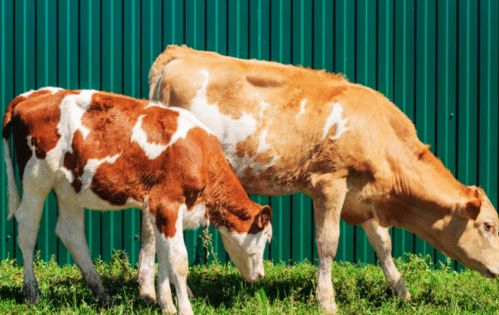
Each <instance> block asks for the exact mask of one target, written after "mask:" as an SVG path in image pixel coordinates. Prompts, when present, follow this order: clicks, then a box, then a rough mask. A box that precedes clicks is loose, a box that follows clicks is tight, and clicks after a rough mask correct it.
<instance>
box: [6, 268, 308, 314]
mask: <svg viewBox="0 0 499 315" xmlns="http://www.w3.org/2000/svg"><path fill="white" fill-rule="evenodd" d="M222 268H225V267H222ZM132 273H133V274H130V273H127V274H125V275H123V276H119V275H118V276H113V275H111V276H109V275H106V273H103V274H102V280H103V284H104V286H105V287H106V288H107V289H108V291H109V294H110V296H111V299H112V305H111V308H112V307H113V306H118V305H123V304H127V305H133V309H134V311H136V312H139V313H140V312H142V311H148V312H154V311H155V310H158V306H157V305H156V304H150V303H147V302H146V301H145V300H143V299H142V298H140V295H139V290H138V283H137V281H136V271H135V270H134V271H132ZM312 279H313V277H310V278H308V279H296V278H284V279H279V278H275V277H273V278H269V279H267V278H264V280H262V281H260V282H258V283H255V284H247V283H246V282H245V281H244V280H243V278H242V277H241V276H240V275H239V274H238V273H236V272H234V270H232V269H231V272H228V273H227V274H224V273H222V274H219V273H215V274H210V273H209V272H208V271H207V272H192V273H191V274H190V275H189V277H188V285H189V287H190V288H191V290H192V292H193V294H194V297H193V299H196V300H198V299H200V300H201V301H203V302H204V303H205V304H206V305H208V306H211V307H214V308H218V307H220V306H221V305H224V306H225V307H226V308H230V307H232V305H233V304H234V303H235V302H236V301H242V300H244V299H245V298H248V297H253V296H255V295H264V298H265V299H267V300H269V301H270V302H273V301H275V300H280V299H284V298H286V297H287V296H289V294H290V292H291V293H292V294H293V298H294V300H296V301H308V300H309V298H310V295H311V294H313V292H314V282H313V280H312ZM38 280H39V281H40V283H42V282H45V285H42V286H41V290H42V297H41V300H40V301H39V303H41V305H43V307H48V308H49V309H53V310H57V309H61V308H67V307H70V308H79V307H80V306H82V305H88V306H89V307H91V308H92V309H95V310H98V309H100V305H99V303H98V302H97V300H96V298H95V297H94V296H93V294H92V292H91V291H90V290H89V289H88V287H87V285H86V283H85V281H84V280H83V278H82V277H81V276H68V277H65V278H63V279H61V278H59V279H48V280H47V279H43V275H41V276H38ZM47 282H48V283H47ZM171 289H172V294H173V296H174V297H175V295H176V294H175V292H176V291H175V288H174V287H173V286H172V288H171ZM0 296H1V298H2V299H11V300H15V302H16V303H18V304H24V303H26V302H25V300H24V296H23V294H22V288H21V286H19V285H16V286H12V284H8V285H3V284H0ZM35 307H36V306H35Z"/></svg>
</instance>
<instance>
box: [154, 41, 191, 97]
mask: <svg viewBox="0 0 499 315" xmlns="http://www.w3.org/2000/svg"><path fill="white" fill-rule="evenodd" d="M190 51H191V49H190V48H188V47H186V46H177V45H169V46H168V47H166V49H165V50H164V51H163V52H162V53H161V54H159V55H158V57H156V60H154V63H153V64H152V66H151V69H150V70H149V99H150V100H151V101H161V99H162V97H161V95H162V92H163V91H162V87H163V82H164V80H165V79H166V78H165V72H166V71H165V70H166V66H167V65H168V64H169V63H170V62H172V61H173V60H175V59H178V58H181V57H182V56H183V54H185V53H186V52H190ZM166 105H167V104H166Z"/></svg>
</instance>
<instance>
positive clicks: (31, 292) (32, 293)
mask: <svg viewBox="0 0 499 315" xmlns="http://www.w3.org/2000/svg"><path fill="white" fill-rule="evenodd" d="M23 295H24V298H25V299H26V302H28V303H29V304H35V303H36V302H38V301H40V298H41V294H40V289H38V284H37V283H36V281H35V282H30V283H26V284H25V285H24V287H23Z"/></svg>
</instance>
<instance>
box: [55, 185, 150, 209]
mask: <svg viewBox="0 0 499 315" xmlns="http://www.w3.org/2000/svg"><path fill="white" fill-rule="evenodd" d="M54 191H55V192H56V194H57V196H58V198H61V197H63V198H65V199H67V200H71V201H72V202H73V203H74V204H75V205H78V206H80V207H83V208H87V209H91V210H99V211H106V210H122V209H129V208H139V209H143V208H144V202H141V201H137V200H134V199H132V198H128V199H127V201H126V203H125V204H122V205H115V204H112V203H110V202H109V201H108V200H104V199H102V198H100V197H99V196H98V195H97V194H96V193H95V192H94V191H92V189H91V188H90V187H88V188H82V189H81V190H80V191H79V192H76V191H75V189H74V187H73V186H72V185H71V183H70V182H69V181H67V180H60V181H58V182H57V184H56V185H55V187H54Z"/></svg>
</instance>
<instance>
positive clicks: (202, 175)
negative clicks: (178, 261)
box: [6, 91, 269, 237]
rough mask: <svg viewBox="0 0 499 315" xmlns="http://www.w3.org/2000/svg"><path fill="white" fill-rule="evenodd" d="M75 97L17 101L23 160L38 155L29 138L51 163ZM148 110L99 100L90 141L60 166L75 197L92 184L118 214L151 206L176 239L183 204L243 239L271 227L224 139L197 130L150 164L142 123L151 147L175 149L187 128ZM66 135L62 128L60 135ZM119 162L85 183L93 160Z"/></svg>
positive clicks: (76, 138) (78, 142)
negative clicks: (137, 133)
mask: <svg viewBox="0 0 499 315" xmlns="http://www.w3.org/2000/svg"><path fill="white" fill-rule="evenodd" d="M75 93H79V91H61V92H58V93H56V94H54V95H49V93H43V95H35V94H34V95H33V98H34V99H36V101H35V100H32V99H31V97H29V98H27V99H16V100H15V102H14V103H13V104H12V105H11V106H10V108H11V109H10V111H11V112H13V113H11V114H9V115H11V116H10V117H11V118H7V122H6V125H8V126H10V124H12V132H13V133H14V138H15V141H16V142H15V146H16V150H17V151H19V152H21V153H25V154H18V158H19V157H23V156H28V155H27V153H31V151H29V150H30V149H29V147H27V145H26V143H25V142H26V141H25V139H26V136H27V135H31V136H33V139H35V140H34V141H33V144H34V145H35V148H36V150H37V152H40V154H44V156H45V154H46V152H47V150H48V149H51V148H52V147H53V146H55V144H56V143H57V140H58V139H59V135H58V134H57V123H59V118H60V113H59V106H60V102H61V100H62V98H63V97H64V95H68V94H75ZM16 104H17V105H16ZM146 105H147V101H145V100H136V99H133V98H130V97H126V96H121V95H117V94H112V93H104V92H96V93H94V94H93V95H92V99H91V104H89V106H88V109H87V111H86V112H85V113H84V114H83V116H82V118H81V120H82V124H83V125H84V126H85V127H86V128H88V130H89V133H88V135H87V136H86V138H84V137H83V134H82V133H81V132H80V131H76V132H75V133H74V134H73V140H72V143H71V151H68V152H66V153H65V154H64V156H63V161H62V165H59V167H64V168H66V169H68V170H69V171H70V172H71V173H72V175H73V177H74V180H73V181H72V182H71V185H72V186H73V188H74V190H75V191H76V192H81V191H82V190H84V189H87V188H88V187H83V184H89V185H90V187H89V188H90V189H91V190H92V191H93V192H94V193H95V194H96V195H97V196H98V197H99V198H100V199H102V200H106V201H108V202H109V203H110V204H112V205H115V206H123V205H125V204H127V202H128V201H129V200H130V199H132V200H135V201H137V202H139V203H142V202H146V201H147V202H148V206H149V210H150V212H151V214H152V215H154V217H155V218H156V224H157V226H158V228H159V229H160V231H161V232H162V233H164V235H166V236H168V237H171V236H173V235H175V233H176V232H177V231H175V224H176V221H177V218H178V216H179V215H180V214H179V213H178V211H179V207H180V206H181V205H182V204H185V205H186V206H187V208H188V209H191V208H192V206H194V205H195V204H196V203H199V202H203V203H205V204H206V206H207V209H208V211H207V212H208V213H207V216H208V217H210V221H211V222H212V223H213V224H214V225H216V226H220V225H223V226H226V227H227V228H228V229H229V230H234V231H237V232H250V233H253V232H256V231H257V230H258V229H259V228H260V227H262V226H263V225H262V222H263V223H265V224H267V223H266V221H265V219H264V220H261V218H262V216H261V215H260V213H261V208H260V206H259V205H257V204H255V203H254V202H252V201H251V200H250V199H249V197H248V195H247V194H246V192H245V191H244V189H243V187H242V185H241V183H240V182H239V179H238V178H237V176H236V175H235V174H234V172H233V170H232V168H231V167H230V165H229V163H228V161H227V159H226V158H225V155H224V154H223V152H222V149H221V146H220V144H219V143H218V141H217V139H216V138H215V137H213V136H211V135H209V134H207V133H206V131H204V130H203V129H201V128H196V127H195V128H192V129H191V130H190V131H189V132H188V133H187V136H186V138H185V139H179V140H178V141H177V142H175V143H174V144H173V145H172V146H170V147H168V148H167V149H166V150H165V151H163V152H162V153H161V154H160V155H159V156H158V157H157V158H155V159H153V160H150V159H149V158H148V157H147V155H146V154H145V152H144V150H143V149H142V148H141V147H140V146H139V144H138V143H136V142H134V141H131V137H132V130H133V127H134V126H135V124H136V123H137V121H138V118H139V117H140V116H142V115H144V117H143V120H142V126H141V128H142V129H143V130H144V132H145V133H146V135H147V139H148V142H153V143H161V144H167V143H169V141H170V140H171V138H172V136H173V134H174V133H175V132H176V131H177V129H178V128H179V127H180V125H179V124H182V123H186V121H185V120H184V119H185V118H180V115H179V113H178V112H176V111H173V110H169V109H165V108H160V107H157V106H150V107H147V108H146ZM9 119H10V120H9ZM67 129H68V128H67V126H63V128H62V129H61V130H67ZM6 135H8V132H6ZM61 136H64V137H67V136H68V135H61ZM66 149H67V148H66ZM20 150H24V151H26V152H24V151H20ZM30 155H31V154H30ZM116 155H118V157H117V158H115V160H114V162H113V163H108V162H103V163H102V164H100V165H99V166H97V167H96V169H95V172H94V174H93V177H92V178H91V182H90V183H83V182H82V177H83V175H84V171H85V167H86V166H87V165H88V162H89V160H91V159H97V160H102V159H105V158H111V157H113V158H114V157H115V156H116ZM23 163H24V164H23V165H25V163H26V162H25V161H24V162H23ZM266 211H267V212H268V211H269V210H268V209H267V210H266ZM255 222H256V223H255ZM255 224H257V228H255V227H254V226H255ZM262 228H263V227H262ZM260 230H261V229H260Z"/></svg>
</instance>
